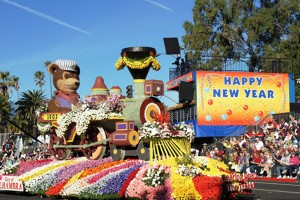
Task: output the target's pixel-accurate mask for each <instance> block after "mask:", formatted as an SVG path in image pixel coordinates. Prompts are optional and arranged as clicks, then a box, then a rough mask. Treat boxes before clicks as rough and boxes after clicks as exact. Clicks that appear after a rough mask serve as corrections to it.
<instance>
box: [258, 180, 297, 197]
mask: <svg viewBox="0 0 300 200" xmlns="http://www.w3.org/2000/svg"><path fill="white" fill-rule="evenodd" d="M254 183H255V187H254V189H253V193H254V199H256V200H300V183H282V182H266V181H254Z"/></svg>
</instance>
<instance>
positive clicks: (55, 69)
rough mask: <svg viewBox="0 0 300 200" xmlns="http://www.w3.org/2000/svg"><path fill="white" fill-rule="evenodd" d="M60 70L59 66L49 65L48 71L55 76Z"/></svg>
mask: <svg viewBox="0 0 300 200" xmlns="http://www.w3.org/2000/svg"><path fill="white" fill-rule="evenodd" d="M58 70H59V66H58V65H57V64H54V63H52V64H50V65H48V71H49V72H50V73H51V74H52V75H53V74H54V73H55V72H56V71H58Z"/></svg>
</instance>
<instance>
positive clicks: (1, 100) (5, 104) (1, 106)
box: [0, 94, 12, 133]
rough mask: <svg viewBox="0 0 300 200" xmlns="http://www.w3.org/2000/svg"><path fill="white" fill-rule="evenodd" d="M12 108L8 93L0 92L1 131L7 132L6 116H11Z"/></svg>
mask: <svg viewBox="0 0 300 200" xmlns="http://www.w3.org/2000/svg"><path fill="white" fill-rule="evenodd" d="M11 110H12V102H11V101H9V98H8V96H7V95H3V94H0V123H1V125H0V127H1V128H0V132H5V133H7V125H8V124H7V122H6V120H5V118H6V117H9V115H10V112H11Z"/></svg>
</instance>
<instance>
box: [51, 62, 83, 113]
mask: <svg viewBox="0 0 300 200" xmlns="http://www.w3.org/2000/svg"><path fill="white" fill-rule="evenodd" d="M48 71H49V72H50V73H51V74H52V76H53V85H54V87H55V88H56V91H54V95H55V96H54V97H52V98H51V99H50V101H49V102H48V110H49V112H61V113H63V112H68V111H71V108H72V105H75V106H76V105H78V104H79V102H80V96H79V94H78V93H77V92H76V91H77V89H78V88H79V85H80V81H79V74H80V68H79V66H78V65H77V62H76V61H73V60H63V59H58V60H56V61H55V62H54V63H51V64H50V65H49V66H48Z"/></svg>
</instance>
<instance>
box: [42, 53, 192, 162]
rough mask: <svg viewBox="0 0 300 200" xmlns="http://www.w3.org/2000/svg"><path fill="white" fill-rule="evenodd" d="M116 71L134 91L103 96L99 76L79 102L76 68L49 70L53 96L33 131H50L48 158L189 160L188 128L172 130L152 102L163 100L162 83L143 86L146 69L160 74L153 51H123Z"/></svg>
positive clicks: (65, 63) (65, 65) (61, 65)
mask: <svg viewBox="0 0 300 200" xmlns="http://www.w3.org/2000/svg"><path fill="white" fill-rule="evenodd" d="M115 67H116V69H117V70H121V69H123V68H124V67H127V68H128V70H129V72H130V74H131V75H132V77H133V83H134V87H132V86H129V88H128V90H129V91H128V92H129V94H128V95H127V97H125V96H123V95H122V91H121V89H120V87H118V86H113V87H112V88H111V89H110V90H108V89H107V86H106V84H105V82H104V80H103V78H102V77H101V76H98V77H97V78H96V80H95V84H94V86H93V87H92V89H91V95H89V96H86V97H85V98H84V102H81V101H80V99H79V95H78V94H77V93H76V90H77V89H78V87H79V85H80V81H79V74H80V68H79V67H78V65H77V63H76V62H74V61H70V60H57V61H56V62H55V63H52V64H50V65H49V66H48V71H49V72H50V73H51V74H52V75H53V84H54V86H55V88H56V89H57V91H56V92H55V97H53V98H52V99H51V100H50V101H49V102H48V103H47V110H46V112H40V113H39V118H38V127H40V130H42V129H43V130H44V131H45V130H46V131H48V130H49V132H50V135H51V136H50V148H51V150H52V154H53V156H55V157H56V158H57V159H59V160H62V159H67V158H68V157H69V156H70V155H71V154H77V153H78V154H79V153H80V154H83V155H84V156H85V157H87V158H88V159H99V158H102V157H103V156H105V155H108V154H110V156H111V157H112V158H113V159H114V160H119V159H124V158H125V157H126V156H137V157H138V158H140V159H143V160H149V159H150V160H153V159H162V158H166V157H177V156H180V155H183V154H189V152H190V144H191V140H192V139H193V137H194V132H193V129H192V127H190V126H189V125H186V124H179V125H177V126H174V127H173V126H171V124H170V123H169V115H168V113H167V111H166V110H165V108H164V105H163V103H162V102H160V100H159V99H158V98H157V97H159V96H162V95H164V83H163V81H161V80H146V77H147V74H148V72H149V70H150V68H151V67H152V68H153V69H154V70H156V71H157V70H159V69H160V64H159V62H158V61H157V60H156V50H155V49H154V48H152V47H129V48H124V49H122V51H121V57H120V58H119V59H118V60H117V62H116V64H115ZM133 88H134V90H133ZM50 127H51V128H50Z"/></svg>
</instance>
